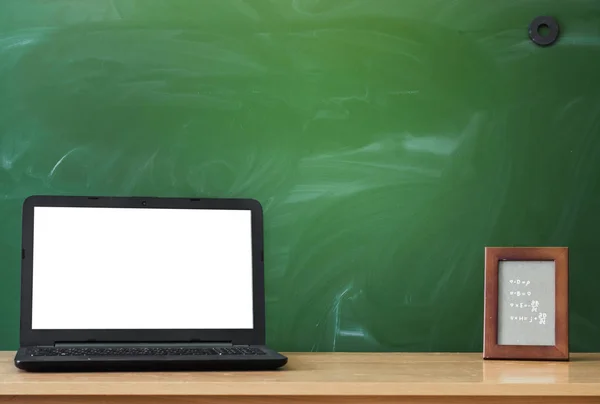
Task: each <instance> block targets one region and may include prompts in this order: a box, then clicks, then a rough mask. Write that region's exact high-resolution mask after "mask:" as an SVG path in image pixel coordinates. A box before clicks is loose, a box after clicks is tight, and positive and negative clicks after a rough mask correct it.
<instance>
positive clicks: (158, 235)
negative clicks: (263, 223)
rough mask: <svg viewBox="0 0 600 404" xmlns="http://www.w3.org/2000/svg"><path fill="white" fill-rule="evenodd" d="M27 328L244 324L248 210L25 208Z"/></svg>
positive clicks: (248, 292) (248, 302)
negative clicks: (29, 259) (29, 270)
mask: <svg viewBox="0 0 600 404" xmlns="http://www.w3.org/2000/svg"><path fill="white" fill-rule="evenodd" d="M32 294H33V300H32V328H33V329H38V330H42V329H52V330H55V329H251V328H252V327H253V302H252V230H251V212H250V211H249V210H208V209H151V208H140V209H137V208H96V207H94V208H89V207H86V208H78V207H35V208H34V226H33V291H32Z"/></svg>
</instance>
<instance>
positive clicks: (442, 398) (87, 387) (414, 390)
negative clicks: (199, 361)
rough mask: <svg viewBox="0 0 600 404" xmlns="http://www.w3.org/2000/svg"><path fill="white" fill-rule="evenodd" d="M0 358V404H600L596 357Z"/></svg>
mask: <svg viewBox="0 0 600 404" xmlns="http://www.w3.org/2000/svg"><path fill="white" fill-rule="evenodd" d="M13 355H14V353H13V352H0V403H6V402H10V403H11V404H19V403H36V404H42V403H43V404H55V403H72V404H75V403H96V404H100V403H136V404H142V403H147V404H157V403H165V404H168V403H178V404H188V403H220V404H224V403H257V404H258V403H269V404H270V403H273V404H275V403H286V402H291V403H295V404H299V403H316V404H318V403H353V404H358V403H361V404H362V403H376V404H382V403H418V404H427V403H453V404H459V403H461V404H462V403H465V404H469V403H480V402H481V403H489V404H495V403H526V402H527V403H536V404H541V403H544V404H552V403H559V402H560V403H571V404H578V403H600V354H574V355H572V360H571V361H570V362H563V363H558V362H516V361H502V362H500V361H483V360H482V359H481V354H402V353H395V354H373V353H357V354H355V353H300V354H288V356H289V358H290V361H289V364H288V365H287V366H286V368H285V370H279V371H272V372H246V373H238V372H204V373H202V372H197V373H189V372H185V373H103V374H97V373H94V374H33V373H31V374H29V373H25V372H21V371H19V370H17V369H16V368H15V367H14V366H13V363H12V360H13Z"/></svg>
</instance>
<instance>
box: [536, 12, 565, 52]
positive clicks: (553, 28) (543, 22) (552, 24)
mask: <svg viewBox="0 0 600 404" xmlns="http://www.w3.org/2000/svg"><path fill="white" fill-rule="evenodd" d="M541 29H545V30H547V32H546V33H544V34H542V33H541V32H540V30H541ZM559 31H560V29H559V26H558V22H557V21H556V19H554V18H553V17H549V16H545V15H541V16H539V17H536V18H534V19H533V21H531V24H529V38H531V40H532V41H533V43H535V44H536V45H539V46H549V45H552V44H553V43H554V42H556V40H557V39H558V34H559Z"/></svg>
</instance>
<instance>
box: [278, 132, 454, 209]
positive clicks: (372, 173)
mask: <svg viewBox="0 0 600 404" xmlns="http://www.w3.org/2000/svg"><path fill="white" fill-rule="evenodd" d="M460 142H461V139H460V138H452V137H448V136H444V137H442V136H439V137H434V136H422V137H417V136H414V135H411V134H399V135H398V134H394V135H392V136H391V137H387V138H385V139H380V140H378V141H375V142H372V143H370V144H367V145H365V146H363V147H360V148H358V149H354V150H347V149H346V150H341V151H337V152H328V153H322V154H318V155H315V156H310V157H306V158H304V159H301V160H300V161H299V162H298V165H299V167H298V169H299V171H300V172H301V173H302V177H303V178H304V182H302V183H298V184H296V185H295V186H294V187H293V188H292V189H291V190H290V193H289V195H288V198H287V199H286V202H287V203H297V202H304V201H308V200H312V199H316V198H319V197H323V196H330V197H340V196H347V195H351V194H355V193H358V192H362V191H365V190H368V189H373V188H378V187H382V186H386V185H398V183H399V182H402V181H403V179H406V180H408V179H410V180H411V181H413V182H414V181H416V179H418V178H419V177H421V178H422V179H424V180H431V179H436V178H440V177H441V175H442V172H443V170H444V168H445V164H446V160H438V161H436V160H434V161H426V162H424V161H423V160H422V159H418V158H410V156H408V154H407V153H410V152H419V153H430V154H432V155H434V156H436V157H447V156H449V155H451V154H452V153H454V152H455V151H456V149H457V148H458V147H459V146H460ZM349 172H354V175H348V173H349Z"/></svg>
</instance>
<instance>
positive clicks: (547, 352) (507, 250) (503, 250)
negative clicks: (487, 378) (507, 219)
mask: <svg viewBox="0 0 600 404" xmlns="http://www.w3.org/2000/svg"><path fill="white" fill-rule="evenodd" d="M501 261H519V262H521V261H538V262H539V261H554V271H555V272H554V283H555V292H554V293H555V295H554V307H555V313H554V315H555V316H554V330H555V333H554V345H501V344H499V343H498V329H499V326H498V322H499V316H498V311H499V304H500V303H499V291H498V289H499V266H500V263H501ZM568 270H569V255H568V248H566V247H486V249H485V287H484V289H485V294H484V336H483V358H484V359H529V360H569V331H568V330H569V311H568V293H569V286H568V278H569V276H568ZM510 282H511V283H512V280H511V281H510ZM511 294H512V292H511ZM538 304H539V303H538ZM511 307H512V306H511ZM550 336H551V334H550Z"/></svg>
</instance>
